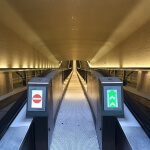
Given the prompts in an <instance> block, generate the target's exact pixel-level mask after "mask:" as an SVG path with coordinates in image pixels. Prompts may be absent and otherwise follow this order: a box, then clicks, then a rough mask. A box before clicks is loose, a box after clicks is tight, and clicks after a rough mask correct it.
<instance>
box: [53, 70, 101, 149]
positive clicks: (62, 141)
mask: <svg viewBox="0 0 150 150" xmlns="http://www.w3.org/2000/svg"><path fill="white" fill-rule="evenodd" d="M50 150H99V145H98V140H97V136H96V131H95V127H94V122H93V119H92V114H91V110H90V107H89V104H88V102H87V100H86V98H85V96H84V93H83V91H82V88H81V85H80V83H79V80H78V78H77V74H76V72H74V73H73V75H72V78H71V81H70V83H69V86H68V89H67V92H66V94H65V96H64V99H63V101H62V104H61V107H60V110H59V113H58V117H57V120H56V125H55V129H54V134H53V138H52V143H51V146H50Z"/></svg>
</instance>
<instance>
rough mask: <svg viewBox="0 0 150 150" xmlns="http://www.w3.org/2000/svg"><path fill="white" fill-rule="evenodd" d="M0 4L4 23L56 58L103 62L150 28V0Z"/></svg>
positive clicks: (4, 0) (10, 0)
mask: <svg viewBox="0 0 150 150" xmlns="http://www.w3.org/2000/svg"><path fill="white" fill-rule="evenodd" d="M0 6H1V9H0V24H1V26H5V28H8V29H9V30H11V31H12V32H13V33H14V34H16V35H17V37H20V38H21V39H23V40H24V41H26V42H27V43H28V44H29V45H32V47H34V48H37V49H38V51H39V52H40V53H41V54H43V55H45V56H47V57H49V59H50V60H52V61H56V62H57V61H61V60H71V59H73V60H88V61H90V62H91V64H93V65H94V64H96V63H97V64H98V63H99V62H100V60H101V59H102V58H103V56H106V58H107V55H108V53H110V52H112V51H113V50H114V49H116V48H117V47H118V46H120V45H121V44H122V43H123V42H124V41H126V40H127V39H128V38H129V37H131V36H133V35H134V34H135V33H136V32H137V31H140V30H141V31H142V27H144V25H145V24H146V23H147V29H149V27H150V26H149V18H150V9H149V8H150V7H149V6H150V1H149V0H145V1H141V0H121V1H119V0H32V1H28V0H0ZM147 29H146V28H144V31H145V32H147ZM5 30H6V29H5ZM135 35H136V34H135ZM127 49H128V48H127ZM114 52H115V53H117V52H119V50H118V49H117V50H114ZM120 55H121V53H120ZM118 58H119V56H118ZM101 64H104V65H106V64H107V62H105V61H103V62H101Z"/></svg>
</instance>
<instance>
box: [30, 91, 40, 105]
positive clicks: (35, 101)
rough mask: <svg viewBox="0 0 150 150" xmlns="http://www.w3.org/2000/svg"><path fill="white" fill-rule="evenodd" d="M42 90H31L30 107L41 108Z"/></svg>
mask: <svg viewBox="0 0 150 150" xmlns="http://www.w3.org/2000/svg"><path fill="white" fill-rule="evenodd" d="M42 94H43V91H42V90H32V102H31V108H42Z"/></svg>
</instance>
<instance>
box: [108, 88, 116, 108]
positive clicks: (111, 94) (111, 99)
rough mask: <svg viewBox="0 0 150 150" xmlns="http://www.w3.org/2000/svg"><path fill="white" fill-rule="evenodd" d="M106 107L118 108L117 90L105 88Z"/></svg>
mask: <svg viewBox="0 0 150 150" xmlns="http://www.w3.org/2000/svg"><path fill="white" fill-rule="evenodd" d="M107 107H108V108H118V98H117V90H112V89H111V90H107Z"/></svg>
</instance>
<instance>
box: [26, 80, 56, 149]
mask: <svg viewBox="0 0 150 150" xmlns="http://www.w3.org/2000/svg"><path fill="white" fill-rule="evenodd" d="M51 85H52V84H51V81H50V79H49V78H32V79H31V80H30V81H29V82H28V101H27V112H26V116H27V117H33V131H32V132H33V142H34V144H33V145H34V147H35V149H36V150H42V149H43V150H48V149H49V146H50V143H51V139H52V133H53V129H54V119H53V105H52V98H51V95H52V94H51V92H52V89H51Z"/></svg>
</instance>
